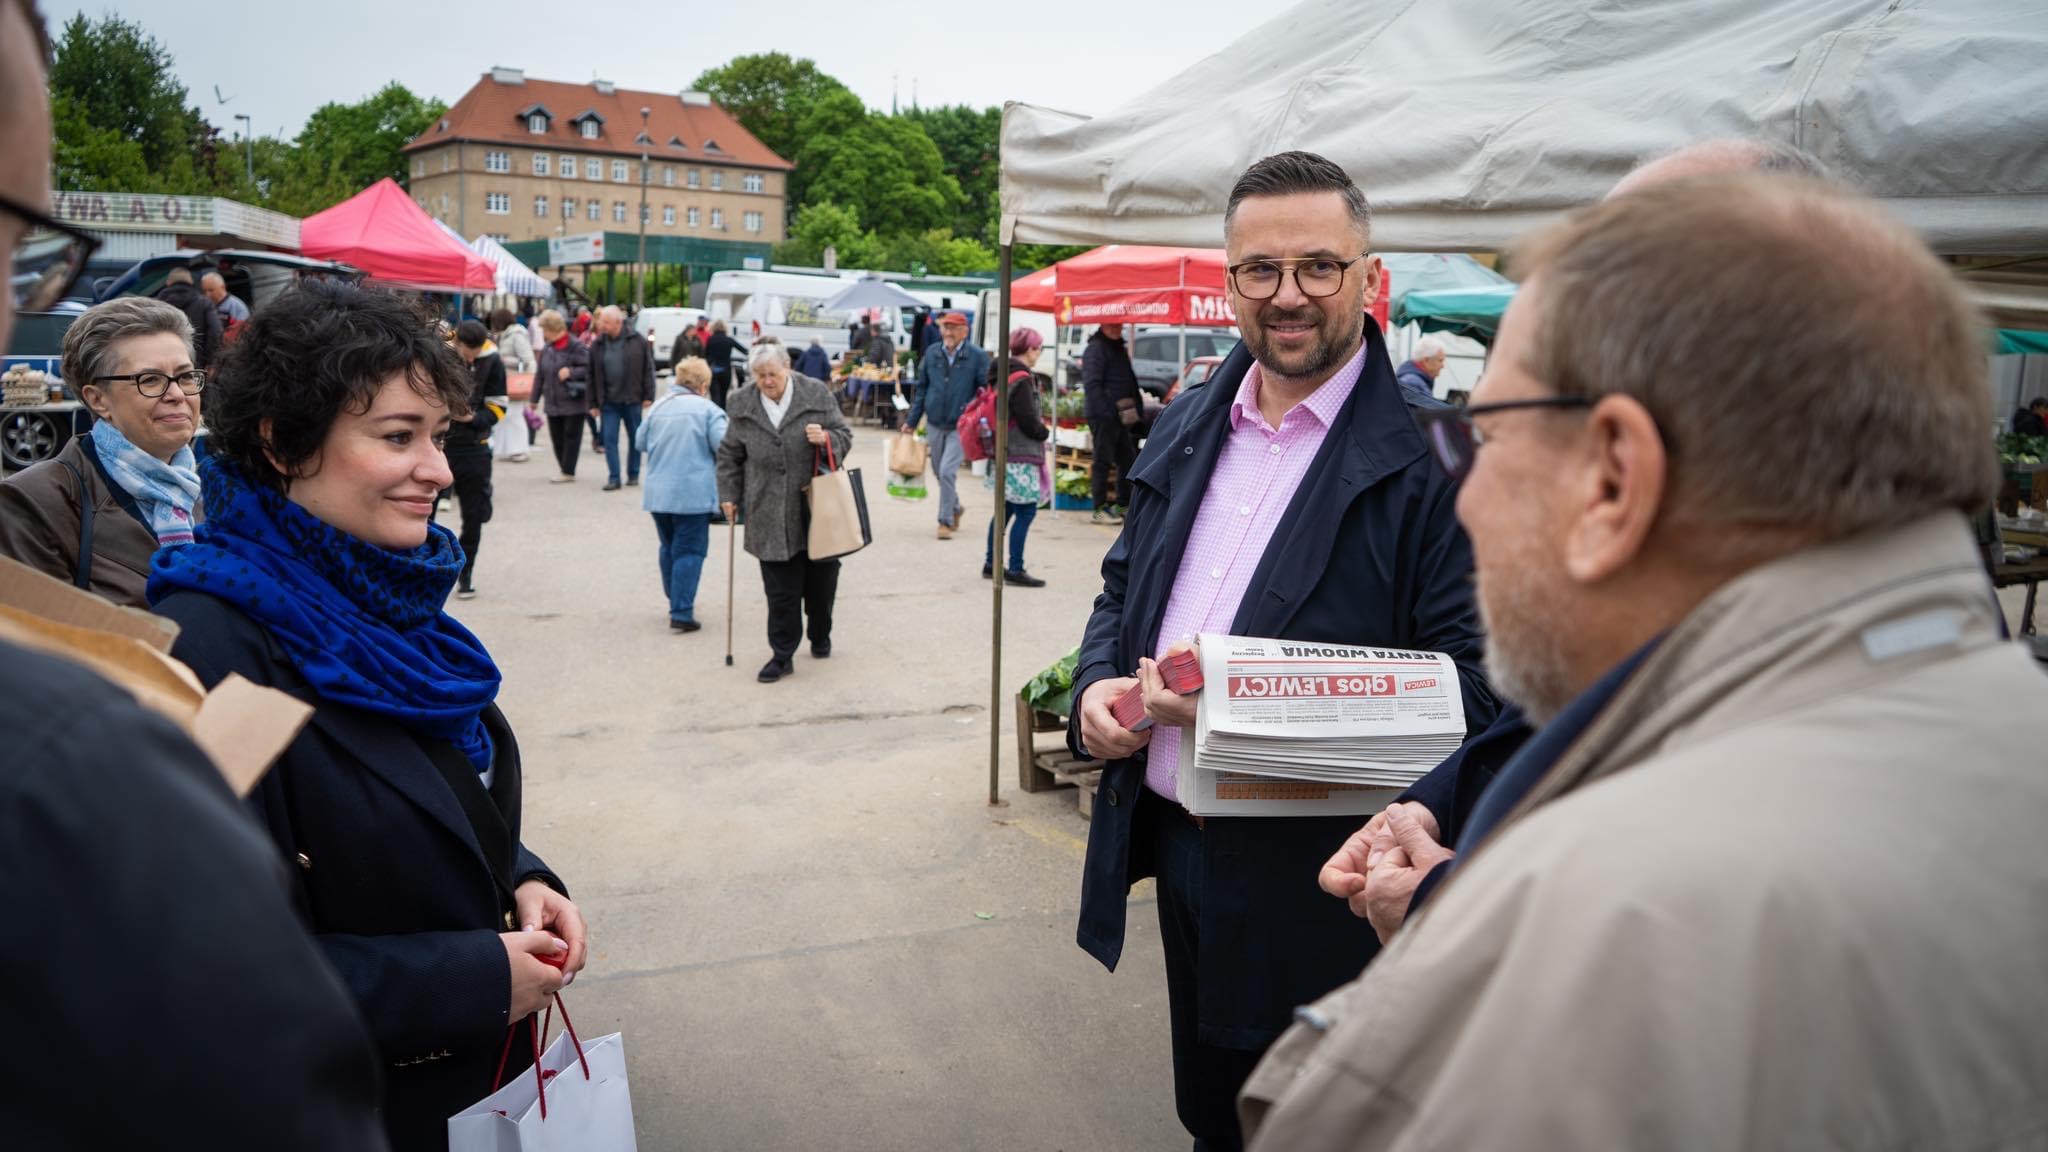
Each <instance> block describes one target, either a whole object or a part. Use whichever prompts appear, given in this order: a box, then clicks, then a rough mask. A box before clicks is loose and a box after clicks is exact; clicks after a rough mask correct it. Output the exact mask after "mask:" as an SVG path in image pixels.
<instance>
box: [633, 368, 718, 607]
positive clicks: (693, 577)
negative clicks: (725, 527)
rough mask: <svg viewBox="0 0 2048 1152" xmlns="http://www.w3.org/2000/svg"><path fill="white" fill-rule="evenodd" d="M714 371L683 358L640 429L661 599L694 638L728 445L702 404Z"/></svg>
mask: <svg viewBox="0 0 2048 1152" xmlns="http://www.w3.org/2000/svg"><path fill="white" fill-rule="evenodd" d="M710 390H711V365H709V364H706V363H705V362H704V358H703V357H701V356H686V357H684V358H683V360H682V362H681V363H679V364H677V365H676V377H675V383H673V384H671V385H669V387H668V390H667V391H666V392H665V393H664V394H663V395H662V397H661V399H659V400H656V401H655V402H654V407H652V408H650V409H648V410H647V416H646V418H645V419H644V420H643V421H642V422H641V427H640V443H641V445H642V446H643V447H644V448H645V449H646V450H647V466H646V475H645V477H644V478H645V481H646V487H644V488H642V489H641V496H640V507H641V508H642V509H643V510H644V511H646V512H648V513H650V514H652V515H653V517H654V531H655V534H656V535H657V536H658V537H660V539H661V554H660V559H661V592H662V595H663V596H665V597H667V599H668V626H669V628H670V629H671V630H673V631H676V632H695V631H697V630H698V629H699V628H702V627H703V625H702V624H700V623H698V621H697V581H698V578H699V577H700V576H702V575H703V574H704V554H705V553H706V552H707V551H709V550H710V543H711V513H712V510H713V509H715V508H717V507H718V446H719V444H721V443H723V442H724V440H725V428H726V414H725V413H724V412H722V411H720V410H719V408H718V406H717V405H716V404H713V403H712V402H711V401H709V400H707V399H705V396H704V394H705V393H707V392H709V391H710Z"/></svg>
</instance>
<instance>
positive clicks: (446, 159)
mask: <svg viewBox="0 0 2048 1152" xmlns="http://www.w3.org/2000/svg"><path fill="white" fill-rule="evenodd" d="M454 152H455V150H454V149H452V148H443V149H441V171H443V172H446V171H447V170H448V169H449V168H450V167H451V166H452V165H453V164H454V162H455V155H454Z"/></svg>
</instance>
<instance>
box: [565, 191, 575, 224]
mask: <svg viewBox="0 0 2048 1152" xmlns="http://www.w3.org/2000/svg"><path fill="white" fill-rule="evenodd" d="M575 218H576V198H575V197H574V196H564V197H562V219H564V220H574V219H575Z"/></svg>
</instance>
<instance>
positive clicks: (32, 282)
mask: <svg viewBox="0 0 2048 1152" xmlns="http://www.w3.org/2000/svg"><path fill="white" fill-rule="evenodd" d="M0 212H6V213H8V214H10V215H12V216H14V217H15V218H17V219H19V220H20V221H21V222H22V225H23V227H22V233H21V237H20V238H19V239H17V240H16V241H15V242H14V265H13V270H12V271H11V272H10V273H9V274H8V280H7V289H8V292H9V294H10V295H12V296H13V298H14V310H15V311H16V312H47V311H49V309H50V308H51V307H52V306H53V305H55V304H56V303H57V301H59V300H62V299H63V298H64V294H65V293H66V292H69V291H70V290H71V286H72V285H73V284H76V283H78V278H79V276H80V275H82V274H83V273H84V272H85V262H86V261H87V260H88V259H90V258H91V257H92V254H93V253H94V252H95V251H97V250H98V248H99V246H100V242H99V241H98V240H96V239H94V238H93V237H92V236H90V235H88V234H86V233H84V232H81V231H79V230H78V229H76V228H73V227H71V226H70V225H69V224H61V223H58V222H57V221H55V220H52V219H50V218H49V217H48V216H45V215H43V214H42V213H41V212H38V211H36V210H35V209H33V208H30V207H29V206H28V205H26V204H23V203H21V202H19V201H16V200H10V199H8V198H6V197H4V196H0Z"/></svg>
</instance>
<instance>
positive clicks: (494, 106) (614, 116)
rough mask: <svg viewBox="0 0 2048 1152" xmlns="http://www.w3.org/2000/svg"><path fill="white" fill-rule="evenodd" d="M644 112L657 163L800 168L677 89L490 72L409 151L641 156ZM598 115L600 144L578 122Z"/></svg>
mask: <svg viewBox="0 0 2048 1152" xmlns="http://www.w3.org/2000/svg"><path fill="white" fill-rule="evenodd" d="M536 106H538V107H539V108H543V109H545V110H546V111H547V112H548V114H549V121H548V130H547V132H546V133H544V134H538V135H536V134H535V133H532V132H529V131H527V130H526V117H527V114H528V112H529V110H532V109H534V108H535V107H536ZM643 107H644V108H649V109H652V112H651V113H650V114H649V115H648V117H647V135H648V136H649V137H651V138H652V141H653V143H652V149H651V150H652V153H653V155H654V157H655V158H657V159H662V160H682V159H688V160H700V161H706V162H711V163H718V164H731V165H734V166H737V167H743V168H781V169H789V168H794V167H796V165H794V164H791V163H790V162H789V161H787V160H784V159H783V158H782V157H780V156H777V155H776V154H775V153H773V152H771V151H769V149H768V146H767V145H765V144H763V143H761V142H760V141H759V140H756V139H755V138H754V134H753V133H751V132H749V131H747V130H746V129H745V128H742V127H740V122H739V121H737V120H735V119H733V118H732V116H731V114H730V113H728V112H726V110H725V109H723V108H720V107H719V106H718V105H716V104H685V103H684V102H683V100H682V97H681V95H680V94H678V93H675V92H632V91H628V90H626V89H624V88H620V89H615V90H614V91H612V92H611V93H609V94H607V93H604V92H601V91H599V90H598V88H597V86H596V85H595V84H566V83H563V82H561V81H559V80H535V79H533V78H531V77H528V78H527V79H526V81H525V82H524V83H521V84H510V83H506V82H505V81H502V80H498V79H496V78H495V77H494V75H493V73H490V72H486V73H484V74H483V77H482V78H481V79H479V80H478V81H477V82H476V85H475V86H474V87H472V88H471V89H470V90H469V91H468V92H465V93H463V95H462V99H460V100H457V101H456V102H455V106H454V107H453V108H450V109H448V114H447V115H446V116H443V117H442V118H441V119H440V120H438V121H436V122H435V123H434V124H433V125H431V126H429V127H428V128H427V130H426V131H425V132H422V133H420V134H419V135H418V136H417V137H414V139H413V141H412V143H410V144H407V145H406V146H405V151H407V152H413V151H417V150H419V149H422V148H431V147H433V146H435V145H437V144H446V143H450V142H452V141H456V140H478V141H485V142H488V143H493V144H514V145H519V146H522V147H527V148H562V149H565V150H569V151H577V152H609V153H615V154H617V155H620V156H638V155H639V154H640V150H641V145H640V144H639V143H638V137H639V135H640V109H641V108H643ZM591 112H594V113H596V114H597V116H598V117H599V119H600V120H601V122H602V124H603V127H602V128H601V129H600V131H599V134H598V138H597V139H595V140H586V139H584V138H583V135H582V133H581V132H580V131H579V130H578V129H577V127H576V124H575V123H574V122H575V121H578V120H580V119H581V118H582V117H583V116H584V114H585V113H591ZM444 124H445V125H447V127H446V128H445V129H444V128H443V127H442V125H444ZM676 140H680V141H681V142H682V146H681V147H677V146H676V145H675V144H673V143H672V141H676Z"/></svg>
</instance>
